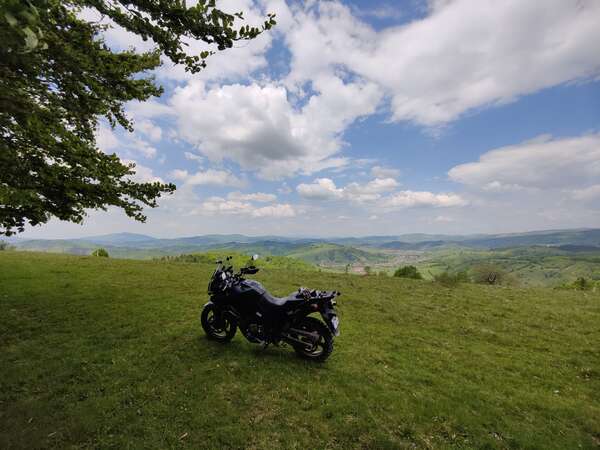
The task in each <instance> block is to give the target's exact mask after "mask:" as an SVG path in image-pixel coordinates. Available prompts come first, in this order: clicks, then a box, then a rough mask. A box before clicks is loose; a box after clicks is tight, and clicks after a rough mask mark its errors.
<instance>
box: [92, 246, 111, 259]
mask: <svg viewBox="0 0 600 450" xmlns="http://www.w3.org/2000/svg"><path fill="white" fill-rule="evenodd" d="M92 256H100V257H101V258H108V252H107V251H106V250H105V249H103V248H98V249H96V250H94V251H93V252H92Z"/></svg>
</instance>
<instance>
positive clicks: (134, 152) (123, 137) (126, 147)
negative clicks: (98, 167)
mask: <svg viewBox="0 0 600 450" xmlns="http://www.w3.org/2000/svg"><path fill="white" fill-rule="evenodd" d="M96 145H97V146H98V148H99V149H100V150H101V151H103V152H104V153H115V152H116V153H118V154H119V156H120V157H121V158H125V159H134V158H137V157H139V156H143V157H144V158H146V159H153V158H155V157H156V155H157V154H158V151H157V150H156V148H155V147H153V146H152V145H150V144H149V143H148V142H146V141H145V140H144V139H142V138H141V137H139V135H138V134H135V133H134V134H131V133H128V132H116V131H115V130H113V129H112V128H111V127H109V126H107V125H105V124H103V123H101V124H100V125H99V126H98V128H97V129H96Z"/></svg>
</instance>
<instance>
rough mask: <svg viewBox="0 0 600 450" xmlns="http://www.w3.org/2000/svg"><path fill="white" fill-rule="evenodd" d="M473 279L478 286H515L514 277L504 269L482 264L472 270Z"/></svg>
mask: <svg viewBox="0 0 600 450" xmlns="http://www.w3.org/2000/svg"><path fill="white" fill-rule="evenodd" d="M470 272H471V279H472V281H473V282H474V283H478V284H513V280H512V277H511V276H510V275H509V274H508V272H507V271H506V270H504V269H503V268H502V267H499V266H496V265H494V264H481V265H478V266H475V267H472V268H471V271H470Z"/></svg>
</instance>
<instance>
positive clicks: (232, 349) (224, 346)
mask: <svg viewBox="0 0 600 450" xmlns="http://www.w3.org/2000/svg"><path fill="white" fill-rule="evenodd" d="M196 342H197V343H198V345H199V346H200V348H201V349H202V350H208V351H209V352H210V356H211V357H215V358H221V359H222V361H223V362H224V363H227V362H231V361H248V360H250V359H254V360H255V361H257V362H261V363H265V362H269V363H274V364H273V367H275V366H281V364H280V363H282V364H284V365H286V366H290V365H291V366H295V367H302V368H308V369H310V368H315V369H322V368H323V367H324V366H325V365H326V363H325V364H323V363H318V362H314V361H307V360H305V359H302V358H300V357H298V355H297V354H296V352H295V351H294V349H293V348H292V347H291V346H289V345H282V346H279V347H278V346H275V345H269V346H268V347H267V348H266V349H263V348H262V347H261V346H259V345H258V344H252V343H249V342H246V341H245V340H243V338H241V337H236V338H234V339H233V340H232V341H231V342H228V343H221V342H216V341H213V340H211V339H208V338H207V337H206V336H200V337H198V339H197V341H196Z"/></svg>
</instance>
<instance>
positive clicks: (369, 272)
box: [363, 266, 372, 275]
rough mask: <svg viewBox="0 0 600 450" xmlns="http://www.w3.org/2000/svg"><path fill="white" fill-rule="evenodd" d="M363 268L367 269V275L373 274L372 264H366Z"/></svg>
mask: <svg viewBox="0 0 600 450" xmlns="http://www.w3.org/2000/svg"><path fill="white" fill-rule="evenodd" d="M363 270H364V271H365V275H371V272H372V269H371V266H365V267H364V269H363Z"/></svg>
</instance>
